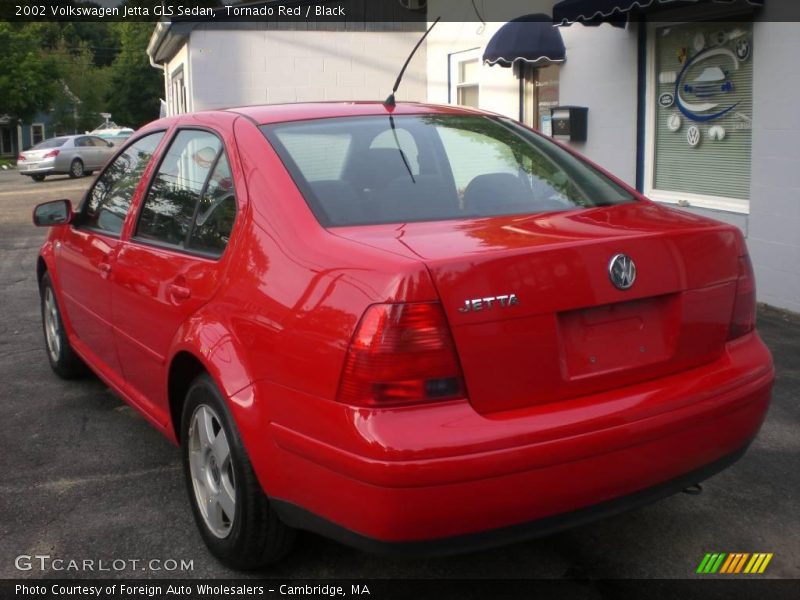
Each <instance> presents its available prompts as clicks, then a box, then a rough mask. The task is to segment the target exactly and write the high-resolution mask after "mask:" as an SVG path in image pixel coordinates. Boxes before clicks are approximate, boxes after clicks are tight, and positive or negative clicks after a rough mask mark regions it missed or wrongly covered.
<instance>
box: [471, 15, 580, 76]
mask: <svg viewBox="0 0 800 600" xmlns="http://www.w3.org/2000/svg"><path fill="white" fill-rule="evenodd" d="M566 58H567V50H566V48H565V47H564V40H563V39H562V37H561V32H560V31H559V30H558V29H557V28H556V27H554V26H553V19H551V18H550V17H549V16H548V15H544V14H534V15H525V16H524V17H517V18H516V19H514V20H513V21H509V22H508V23H506V24H505V25H503V26H502V27H501V28H500V29H498V30H497V33H495V34H494V35H493V36H492V39H491V40H489V43H488V44H487V45H486V51H485V52H484V53H483V62H485V63H487V64H490V65H500V66H501V67H511V66H513V65H514V63H516V62H524V63H527V64H530V65H535V66H545V65H549V64H553V63H561V62H564V60H566Z"/></svg>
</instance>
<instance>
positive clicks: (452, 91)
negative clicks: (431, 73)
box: [447, 48, 483, 108]
mask: <svg viewBox="0 0 800 600" xmlns="http://www.w3.org/2000/svg"><path fill="white" fill-rule="evenodd" d="M447 60H448V61H449V64H448V73H449V77H448V79H449V86H448V87H449V89H448V99H447V101H448V104H452V105H454V106H463V107H465V108H480V106H481V78H480V75H479V76H478V78H477V80H476V81H475V82H469V83H460V82H459V71H460V68H461V65H462V64H463V63H467V62H471V61H477V62H478V73H480V69H481V68H482V67H483V63H482V54H481V49H480V48H470V49H468V50H459V51H458V52H452V53H451V54H448V55H447ZM473 86H475V87H477V88H478V106H477V107H471V106H469V105H467V104H459V103H458V90H459V89H460V88H463V87H473Z"/></svg>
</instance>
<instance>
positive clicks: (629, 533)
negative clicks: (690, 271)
mask: <svg viewBox="0 0 800 600" xmlns="http://www.w3.org/2000/svg"><path fill="white" fill-rule="evenodd" d="M90 183H91V178H84V179H80V180H71V179H69V178H67V177H53V178H48V179H47V180H46V181H45V182H44V183H34V182H32V181H31V180H30V179H28V178H24V177H21V176H20V175H19V174H18V173H16V172H15V171H0V307H2V309H1V310H0V403H2V408H3V415H4V418H3V422H2V431H3V433H2V438H0V439H2V452H1V453H0V468H2V472H3V474H4V476H3V477H2V479H0V578H16V577H42V576H57V575H59V573H54V572H53V571H51V570H45V571H44V572H42V571H41V570H39V568H38V564H36V565H34V566H33V568H31V569H30V570H24V571H20V570H18V569H17V568H16V566H15V558H16V557H18V556H20V555H35V554H39V555H50V556H51V557H53V558H60V559H64V560H65V561H69V560H77V561H83V560H85V559H89V560H95V561H99V560H102V561H105V562H106V563H111V561H113V560H115V559H123V560H125V561H133V560H135V561H141V562H139V563H131V562H128V563H127V566H126V567H125V568H123V569H121V570H116V569H115V570H112V571H110V572H103V573H97V572H95V573H92V572H77V573H76V572H71V573H68V575H69V576H72V577H74V576H84V575H85V576H87V577H91V576H98V575H99V576H119V577H123V576H124V577H166V576H180V577H225V576H228V577H230V576H232V575H234V573H232V572H231V571H228V570H227V569H225V568H223V567H221V566H220V565H219V564H218V563H217V562H216V561H215V560H214V559H213V558H212V557H211V556H210V555H209V554H208V553H207V552H206V550H205V547H204V546H203V543H202V540H201V538H200V535H199V534H198V532H197V529H196V527H195V524H194V522H193V520H192V516H191V513H190V509H189V505H188V502H187V498H186V492H185V490H184V487H183V480H182V476H181V472H180V467H179V462H180V458H179V453H178V451H177V449H176V448H175V447H173V446H172V445H171V444H170V443H169V442H167V440H166V439H164V438H163V437H161V435H160V434H158V433H157V432H156V431H155V430H154V429H153V428H151V427H150V426H149V425H148V424H147V423H146V422H145V421H144V420H143V419H142V418H140V417H139V416H138V415H137V414H136V413H135V412H134V411H133V410H131V409H130V408H128V407H127V406H126V405H125V404H123V403H122V401H121V400H119V399H118V398H117V397H115V396H114V395H113V394H112V393H111V392H110V391H109V390H108V389H107V388H106V387H105V386H104V385H103V384H102V383H100V382H99V381H98V380H97V379H94V378H90V379H86V380H82V381H76V382H64V381H61V380H59V379H58V378H56V376H55V375H54V374H52V372H51V371H50V368H49V366H48V364H47V358H46V356H45V352H44V347H43V341H42V333H41V325H40V320H39V299H38V294H37V290H36V282H35V274H34V265H35V260H36V253H37V248H38V246H39V244H40V243H41V241H42V239H43V238H44V235H45V231H44V230H40V229H36V228H34V227H33V226H32V225H31V219H30V213H31V209H32V208H33V206H34V205H35V204H36V203H38V202H41V201H45V200H51V199H57V198H65V197H67V198H71V199H72V200H73V202H75V203H77V202H78V201H79V200H80V197H81V193H82V191H83V190H85V189H86V188H87V187H88V185H89V184H90ZM759 328H760V331H761V334H762V336H763V337H764V339H765V340H766V342H767V344H768V345H769V346H770V348H771V349H772V352H773V354H774V358H775V362H776V366H777V370H778V380H777V385H776V387H775V394H774V400H773V405H772V408H771V410H770V413H769V415H768V418H767V421H766V423H765V425H764V427H763V429H762V432H761V434H760V436H759V437H758V439H757V440H756V441H755V443H754V444H753V446H752V447H751V449H750V451H749V452H748V453H747V455H746V456H745V457H744V458H743V459H742V460H741V461H740V462H739V463H737V464H736V465H734V466H733V467H732V468H730V469H729V470H727V471H725V472H723V473H722V474H720V475H718V476H716V477H714V478H713V479H711V480H709V481H708V482H706V483H705V484H704V488H705V491H704V493H703V494H702V495H700V496H693V495H687V494H678V495H676V496H673V497H671V498H669V499H666V500H664V501H661V502H659V503H657V504H653V505H650V506H647V507H645V508H642V509H639V510H636V511H633V512H629V513H626V514H622V515H619V516H616V517H613V518H610V519H606V520H604V521H600V522H597V523H594V524H590V525H586V526H583V527H580V528H578V529H573V530H570V531H566V532H563V533H559V534H556V535H551V536H549V537H546V538H542V539H538V540H533V541H529V542H526V543H520V544H515V545H512V546H507V547H502V548H498V549H494V550H488V551H484V552H480V553H473V554H467V555H461V556H455V557H447V558H436V559H417V560H392V559H387V558H383V557H375V556H371V555H367V554H363V553H361V552H358V551H356V550H352V549H350V548H347V547H343V546H340V545H338V544H336V543H334V542H330V541H327V540H324V539H322V538H319V537H316V536H313V535H310V534H307V535H302V536H301V537H300V539H299V544H298V547H297V550H296V551H295V552H294V554H292V555H291V556H290V557H289V558H288V559H287V560H285V561H284V562H283V563H281V564H279V565H277V566H275V567H273V568H271V569H269V570H268V571H265V572H263V573H261V574H260V575H262V576H263V575H268V576H273V577H281V578H325V577H337V578H351V577H352V578H367V577H381V578H394V577H397V578H434V579H439V578H475V577H479V578H484V577H485V578H594V577H602V578H685V577H695V575H694V573H695V570H696V569H697V566H698V564H699V563H700V561H701V559H702V558H703V556H704V554H705V553H706V552H771V553H774V558H773V560H772V562H771V563H770V565H769V568H768V569H767V572H766V574H765V575H766V576H768V577H792V578H797V577H800V511H799V510H798V506H800V425H799V424H800V399H799V398H800V319H798V318H797V317H794V316H790V315H784V314H782V313H780V312H778V311H772V310H763V311H762V312H761V314H760V321H759ZM509 493H513V490H509ZM153 560H155V561H161V562H156V563H153V565H154V566H157V565H164V564H172V563H166V562H165V561H168V560H175V561H177V562H178V563H180V562H181V561H191V567H192V568H191V569H187V570H183V571H181V570H179V571H177V572H168V571H166V570H164V569H163V568H162V569H161V570H157V569H155V568H153V569H150V568H147V567H143V566H142V564H145V565H146V564H149V561H153ZM95 564H96V563H95ZM134 564H135V565H136V566H133V565H134ZM143 569H144V570H143ZM63 574H64V573H62V575H63ZM256 575H258V574H256Z"/></svg>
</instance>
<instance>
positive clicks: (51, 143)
mask: <svg viewBox="0 0 800 600" xmlns="http://www.w3.org/2000/svg"><path fill="white" fill-rule="evenodd" d="M67 139H68V138H65V137H57V138H50V139H49V140H45V141H43V142H39V143H38V144H36V145H35V146H34V147H33V148H31V150H44V149H45V148H58V147H60V146H63V145H64V142H66V141H67Z"/></svg>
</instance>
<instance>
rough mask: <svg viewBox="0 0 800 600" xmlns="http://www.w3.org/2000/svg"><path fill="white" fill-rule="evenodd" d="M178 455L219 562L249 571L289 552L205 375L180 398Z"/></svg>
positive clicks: (289, 535)
mask: <svg viewBox="0 0 800 600" xmlns="http://www.w3.org/2000/svg"><path fill="white" fill-rule="evenodd" d="M181 454H182V457H183V471H184V477H185V480H186V488H187V491H188V493H189V502H190V504H191V505H192V513H193V514H194V518H195V522H196V523H197V527H198V528H199V529H200V534H201V535H202V537H203V541H205V543H206V545H207V546H208V549H209V550H210V551H211V553H212V554H213V555H214V556H215V557H216V558H217V559H218V560H219V561H220V562H222V563H223V564H225V565H227V566H228V567H231V568H233V569H240V570H247V569H255V568H258V567H263V566H265V565H267V564H270V563H273V562H276V561H278V560H280V559H281V558H283V557H284V556H286V555H287V554H288V553H289V551H290V550H291V548H292V545H293V543H294V538H295V531H294V529H292V528H290V527H288V526H287V525H286V524H284V523H283V522H282V521H281V520H280V519H279V518H278V515H277V514H276V513H275V511H274V510H273V509H272V507H271V506H270V503H269V499H268V498H267V496H266V494H264V491H263V490H262V488H261V484H260V483H259V482H258V479H257V478H256V475H255V473H254V471H253V467H252V465H251V464H250V460H249V459H248V457H247V452H246V451H245V449H244V446H243V445H242V441H241V438H240V437H239V432H238V430H237V428H236V424H235V423H234V420H233V416H232V415H231V413H230V411H229V410H228V407H227V405H226V403H225V400H224V398H223V396H222V394H221V393H220V391H219V389H218V388H217V386H216V384H215V383H214V381H213V380H212V379H211V377H209V376H208V375H205V374H204V375H200V376H199V377H197V379H195V380H194V382H193V383H192V385H191V387H190V388H189V391H188V392H187V394H186V401H185V402H184V405H183V414H182V418H181Z"/></svg>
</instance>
